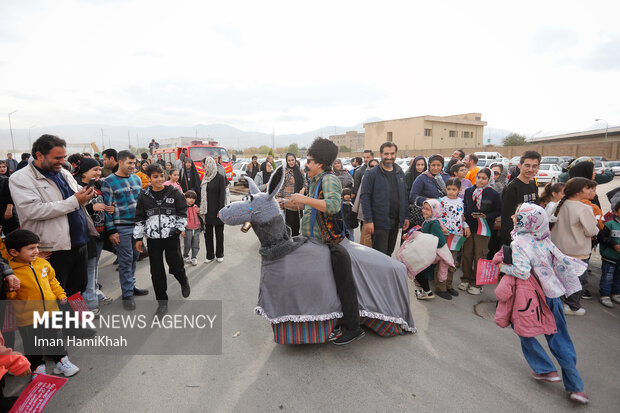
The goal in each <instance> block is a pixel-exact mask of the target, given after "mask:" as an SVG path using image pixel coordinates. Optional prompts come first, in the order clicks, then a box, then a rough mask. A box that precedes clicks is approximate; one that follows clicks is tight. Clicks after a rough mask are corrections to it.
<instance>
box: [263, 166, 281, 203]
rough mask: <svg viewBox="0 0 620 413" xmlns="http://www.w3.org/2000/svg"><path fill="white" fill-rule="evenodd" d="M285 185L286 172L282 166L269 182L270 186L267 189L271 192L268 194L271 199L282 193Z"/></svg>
mask: <svg viewBox="0 0 620 413" xmlns="http://www.w3.org/2000/svg"><path fill="white" fill-rule="evenodd" d="M283 183H284V172H283V169H282V167H281V166H280V167H279V168H278V169H276V171H275V172H274V173H273V175H271V179H270V180H269V184H268V185H267V187H268V188H269V190H268V191H267V193H268V194H269V196H270V197H272V198H273V197H275V195H276V194H277V193H278V192H280V188H282V184H283Z"/></svg>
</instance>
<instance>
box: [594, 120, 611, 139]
mask: <svg viewBox="0 0 620 413" xmlns="http://www.w3.org/2000/svg"><path fill="white" fill-rule="evenodd" d="M594 121H595V122H600V121H603V122H605V143H607V130H608V129H609V123H607V121H606V120H605V119H594Z"/></svg>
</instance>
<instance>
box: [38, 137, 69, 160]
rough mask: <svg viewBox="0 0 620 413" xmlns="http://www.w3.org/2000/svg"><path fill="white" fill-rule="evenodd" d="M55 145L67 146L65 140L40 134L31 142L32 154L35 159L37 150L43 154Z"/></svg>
mask: <svg viewBox="0 0 620 413" xmlns="http://www.w3.org/2000/svg"><path fill="white" fill-rule="evenodd" d="M57 146H62V147H65V148H66V147H67V142H65V140H64V139H60V138H59V137H58V136H54V135H41V137H39V139H37V140H36V141H34V143H33V144H32V156H33V157H34V158H35V159H36V157H37V152H40V153H41V155H43V156H45V155H47V154H48V153H50V151H51V150H52V149H54V148H55V147H57Z"/></svg>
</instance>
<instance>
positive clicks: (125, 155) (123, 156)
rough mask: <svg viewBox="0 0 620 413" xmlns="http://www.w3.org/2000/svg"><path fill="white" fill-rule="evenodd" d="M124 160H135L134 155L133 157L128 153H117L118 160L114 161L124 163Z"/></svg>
mask: <svg viewBox="0 0 620 413" xmlns="http://www.w3.org/2000/svg"><path fill="white" fill-rule="evenodd" d="M125 159H136V155H134V154H133V153H131V152H129V151H120V152H119V153H118V158H116V160H117V161H124V160H125Z"/></svg>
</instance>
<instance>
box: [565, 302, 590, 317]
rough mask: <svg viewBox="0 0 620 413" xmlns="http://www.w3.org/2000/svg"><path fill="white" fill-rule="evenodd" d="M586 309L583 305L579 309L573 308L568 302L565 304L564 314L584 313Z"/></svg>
mask: <svg viewBox="0 0 620 413" xmlns="http://www.w3.org/2000/svg"><path fill="white" fill-rule="evenodd" d="M585 313H586V309H585V308H583V307H581V308H580V309H579V310H571V309H570V307H569V306H568V304H564V314H566V315H584V314H585Z"/></svg>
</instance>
